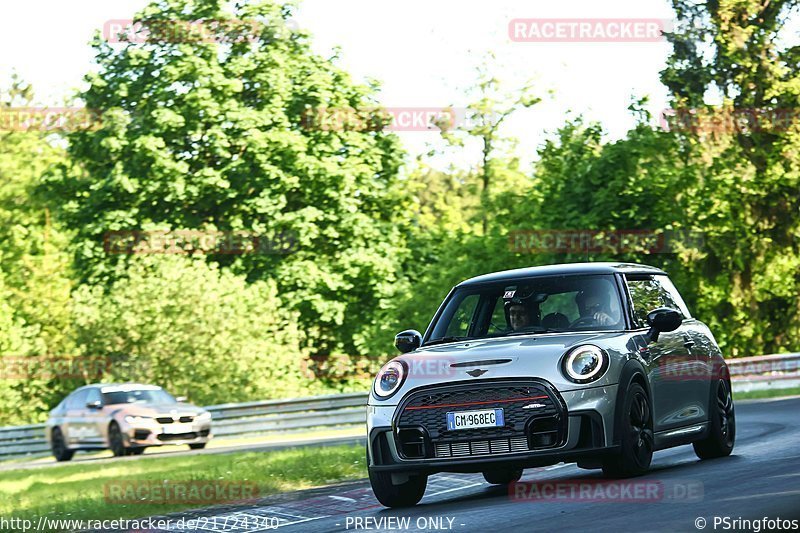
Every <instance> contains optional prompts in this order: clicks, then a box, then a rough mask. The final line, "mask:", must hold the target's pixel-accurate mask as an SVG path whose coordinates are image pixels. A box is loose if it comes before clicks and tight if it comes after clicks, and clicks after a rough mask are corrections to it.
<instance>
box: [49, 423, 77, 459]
mask: <svg viewBox="0 0 800 533" xmlns="http://www.w3.org/2000/svg"><path fill="white" fill-rule="evenodd" d="M50 449H51V450H52V451H53V457H55V458H56V461H69V460H70V459H72V456H73V455H75V450H70V449H69V448H67V443H66V441H65V440H64V434H63V433H61V430H60V429H58V428H54V429H53V433H52V435H51V440H50Z"/></svg>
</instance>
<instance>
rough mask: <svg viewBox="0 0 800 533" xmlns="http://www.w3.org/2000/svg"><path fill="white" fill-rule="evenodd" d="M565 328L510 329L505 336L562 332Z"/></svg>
mask: <svg viewBox="0 0 800 533" xmlns="http://www.w3.org/2000/svg"><path fill="white" fill-rule="evenodd" d="M565 331H567V330H565V329H553V328H539V329H532V330H528V331H512V332H511V333H506V336H507V337H513V336H514V335H535V334H536V333H564V332H565Z"/></svg>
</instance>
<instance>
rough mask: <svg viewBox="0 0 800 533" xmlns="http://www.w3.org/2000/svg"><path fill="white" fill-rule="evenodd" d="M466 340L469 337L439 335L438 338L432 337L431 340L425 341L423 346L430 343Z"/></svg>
mask: <svg viewBox="0 0 800 533" xmlns="http://www.w3.org/2000/svg"><path fill="white" fill-rule="evenodd" d="M466 340H469V337H440V338H438V339H433V340H432V341H428V342H426V343H425V346H430V345H431V344H442V343H445V342H458V341H466Z"/></svg>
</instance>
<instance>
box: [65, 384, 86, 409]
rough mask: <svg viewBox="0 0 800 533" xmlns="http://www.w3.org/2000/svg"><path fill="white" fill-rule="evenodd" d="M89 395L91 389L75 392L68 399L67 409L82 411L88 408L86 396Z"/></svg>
mask: <svg viewBox="0 0 800 533" xmlns="http://www.w3.org/2000/svg"><path fill="white" fill-rule="evenodd" d="M87 394H89V389H83V390H79V391H78V392H74V393H73V394H72V396H70V397H69V398H67V409H81V408H83V407H86V395H87Z"/></svg>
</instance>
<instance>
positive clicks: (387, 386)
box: [372, 361, 407, 400]
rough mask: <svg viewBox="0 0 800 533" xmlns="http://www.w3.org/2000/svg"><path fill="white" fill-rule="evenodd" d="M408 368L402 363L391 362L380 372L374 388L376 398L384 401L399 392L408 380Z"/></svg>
mask: <svg viewBox="0 0 800 533" xmlns="http://www.w3.org/2000/svg"><path fill="white" fill-rule="evenodd" d="M406 373H407V372H406V367H405V365H404V364H403V363H401V362H400V361H389V362H388V363H386V364H385V365H383V368H381V369H380V371H379V372H378V376H377V377H376V378H375V383H374V385H373V386H372V390H373V392H375V396H377V397H378V398H380V399H382V400H384V399H386V398H388V397H390V396H391V395H392V394H394V393H395V392H397V390H398V389H399V388H400V386H401V385H402V384H403V381H404V380H405V378H406Z"/></svg>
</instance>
